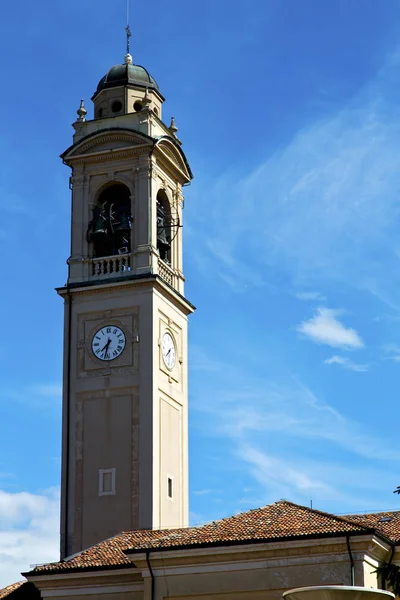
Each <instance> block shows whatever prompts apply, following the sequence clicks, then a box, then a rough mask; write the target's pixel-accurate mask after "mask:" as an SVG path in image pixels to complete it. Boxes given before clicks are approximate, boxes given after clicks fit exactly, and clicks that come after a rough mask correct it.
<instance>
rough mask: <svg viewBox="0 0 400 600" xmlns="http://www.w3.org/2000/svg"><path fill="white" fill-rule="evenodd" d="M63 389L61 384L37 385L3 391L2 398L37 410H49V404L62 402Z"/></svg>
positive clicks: (0, 394) (0, 396) (0, 395)
mask: <svg viewBox="0 0 400 600" xmlns="http://www.w3.org/2000/svg"><path fill="white" fill-rule="evenodd" d="M61 396H62V387H61V385H60V384H59V383H51V382H50V383H37V384H31V385H27V386H21V387H19V388H18V387H15V388H14V389H7V388H5V389H3V390H2V391H1V393H0V398H7V399H8V400H13V401H15V402H19V403H21V404H29V405H31V406H36V407H37V408H48V406H49V404H51V405H52V406H54V402H55V401H58V402H60V401H61Z"/></svg>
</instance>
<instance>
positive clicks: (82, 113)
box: [76, 99, 87, 123]
mask: <svg viewBox="0 0 400 600" xmlns="http://www.w3.org/2000/svg"><path fill="white" fill-rule="evenodd" d="M76 114H77V115H78V119H77V121H78V123H84V122H85V121H86V115H87V110H86V108H85V101H84V100H83V99H82V100H81V104H80V107H79V108H78V110H77V111H76Z"/></svg>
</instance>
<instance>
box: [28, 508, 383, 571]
mask: <svg viewBox="0 0 400 600" xmlns="http://www.w3.org/2000/svg"><path fill="white" fill-rule="evenodd" d="M374 531H375V529H374V528H373V526H372V525H368V524H366V525H363V524H360V523H358V522H356V519H352V520H349V519H347V518H344V517H336V516H335V515H331V514H329V513H324V512H321V511H319V510H313V509H310V508H307V507H305V506H300V505H298V504H293V503H292V502H288V501H286V500H281V501H279V502H276V503H274V504H270V505H268V506H264V507H263V508H257V509H254V510H250V511H248V512H244V513H240V514H238V515H234V516H232V517H227V518H225V519H221V520H219V521H213V522H212V523H208V524H206V525H202V526H199V527H186V528H182V529H172V530H171V529H169V530H160V531H156V530H152V531H149V530H142V531H140V530H139V531H131V532H124V533H121V534H119V535H117V536H115V537H113V538H110V539H108V540H105V541H104V542H101V543H99V544H97V545H95V546H93V547H91V548H89V549H87V550H84V551H83V552H81V553H79V554H78V555H76V556H74V557H73V558H71V559H69V560H65V561H63V562H57V563H50V564H47V565H41V566H38V567H36V568H35V569H34V570H33V571H31V572H30V575H39V574H43V573H44V572H54V573H55V572H57V573H60V572H65V571H71V570H74V571H76V570H82V569H85V570H86V569H88V570H95V569H105V568H116V567H127V566H131V565H132V563H131V561H130V560H129V559H128V557H127V553H129V552H140V551H145V550H161V549H173V548H187V547H201V546H213V545H214V546H221V545H223V546H226V545H228V544H238V543H246V542H247V543H248V542H250V543H251V542H255V541H256V542H262V541H266V542H268V541H275V540H283V539H285V540H287V539H299V538H313V537H314V538H315V537H328V536H335V535H343V534H367V533H373V532H374Z"/></svg>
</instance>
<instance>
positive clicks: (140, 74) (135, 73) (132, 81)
mask: <svg viewBox="0 0 400 600" xmlns="http://www.w3.org/2000/svg"><path fill="white" fill-rule="evenodd" d="M121 85H137V86H140V87H148V88H152V89H155V90H157V91H159V89H160V88H159V87H158V84H157V82H156V80H155V79H154V77H152V76H151V75H150V73H149V72H148V71H147V69H145V68H144V67H141V66H140V65H133V64H130V63H125V64H123V65H114V66H113V67H111V69H110V70H109V71H108V73H106V75H104V77H102V78H101V79H100V81H99V84H98V86H97V89H96V91H95V94H94V95H95V96H96V95H97V94H98V93H99V92H101V91H102V90H104V89H107V88H112V87H118V86H121Z"/></svg>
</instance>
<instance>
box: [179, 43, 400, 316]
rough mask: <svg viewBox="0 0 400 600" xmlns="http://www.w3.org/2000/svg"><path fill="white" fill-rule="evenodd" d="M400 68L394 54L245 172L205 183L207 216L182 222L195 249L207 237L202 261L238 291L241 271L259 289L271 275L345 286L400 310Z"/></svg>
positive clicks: (243, 278)
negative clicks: (397, 89)
mask: <svg viewBox="0 0 400 600" xmlns="http://www.w3.org/2000/svg"><path fill="white" fill-rule="evenodd" d="M399 62H400V57H399V54H398V53H394V54H393V56H391V57H389V58H388V60H387V62H386V64H385V65H383V67H382V69H381V70H380V72H378V73H377V74H376V76H375V77H374V79H373V80H371V81H370V83H369V84H368V85H366V86H365V87H364V88H362V89H360V91H359V92H358V94H357V95H356V96H355V97H354V98H353V99H352V100H351V101H349V103H348V105H347V106H345V107H343V108H342V109H341V110H338V111H337V112H336V113H334V114H330V115H328V116H327V117H326V116H325V115H324V117H323V118H320V119H319V120H317V121H314V122H312V123H308V124H306V125H305V126H304V127H303V129H301V130H300V131H298V132H297V133H295V134H294V135H293V138H292V140H291V141H290V143H289V144H288V145H287V146H286V147H285V148H283V149H279V150H277V151H276V152H275V153H273V154H272V155H270V156H268V157H267V158H265V159H264V160H263V161H261V162H260V164H259V165H257V167H256V168H255V169H254V170H253V172H250V173H247V174H243V172H242V171H239V170H237V171H235V170H234V169H232V171H231V172H227V173H225V174H223V175H222V176H221V177H220V178H219V179H218V181H216V182H215V180H212V181H211V180H210V181H207V180H205V178H204V181H202V182H201V186H200V188H201V190H202V198H203V199H206V200H205V201H206V203H207V206H206V207H205V206H204V202H203V208H204V210H203V211H202V213H199V211H197V213H196V214H194V213H191V214H190V219H191V222H192V229H193V232H194V235H196V239H197V240H201V237H202V235H199V232H200V231H201V232H202V234H203V233H204V231H206V232H207V235H206V236H204V235H203V241H200V244H202V251H201V252H200V251H199V252H200V253H201V254H202V257H203V260H204V261H206V260H207V256H209V257H210V264H214V266H215V261H217V264H218V265H219V268H220V269H221V270H224V271H225V272H226V273H227V274H229V275H230V276H231V277H234V279H235V280H236V285H237V287H239V286H238V284H237V280H238V279H240V280H246V281H249V279H248V278H247V276H248V270H247V267H248V265H249V264H251V265H252V268H253V270H255V271H256V272H258V273H260V272H262V273H263V275H264V279H265V280H268V279H269V275H270V273H271V271H272V270H273V269H275V268H276V267H277V266H278V267H279V269H280V270H281V271H282V272H285V273H286V274H288V275H289V276H290V277H291V279H292V281H293V282H295V283H296V284H298V283H299V282H300V283H302V284H304V283H308V284H310V285H315V281H317V284H319V283H320V282H321V281H325V280H330V281H332V280H333V281H345V282H346V283H347V284H349V285H351V286H353V287H356V288H358V289H361V288H362V289H364V290H366V291H369V290H373V293H374V294H375V295H376V297H379V296H380V297H381V298H387V297H390V302H391V303H392V304H394V305H396V306H398V305H400V292H399V291H398V290H399V289H400V288H399V286H398V285H397V287H396V286H395V285H393V284H394V282H395V281H398V280H399V279H400V277H399V276H398V275H397V271H398V269H397V264H398V252H399V244H398V241H397V240H398V235H397V232H398V228H399V217H400V207H399V203H398V189H399V186H400V153H399V152H398V139H399V135H400V119H399V114H398V102H397V98H392V95H391V94H392V92H391V90H392V81H393V77H397V72H398V68H399ZM386 92H387V93H386ZM325 114H326V113H325ZM238 173H239V174H238ZM266 182H268V189H266V185H265V183H266ZM194 193H196V192H194ZM192 205H193V208H192V209H190V207H189V210H193V211H195V210H197V209H195V206H196V203H192ZM205 220H206V227H205V223H204V221H205ZM211 257H212V258H211ZM250 259H251V260H250ZM382 262H384V263H385V264H386V267H387V268H386V269H382V268H381V265H382ZM297 287H298V286H297ZM388 289H389V290H390V293H389V292H388ZM396 290H397V291H396Z"/></svg>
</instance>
